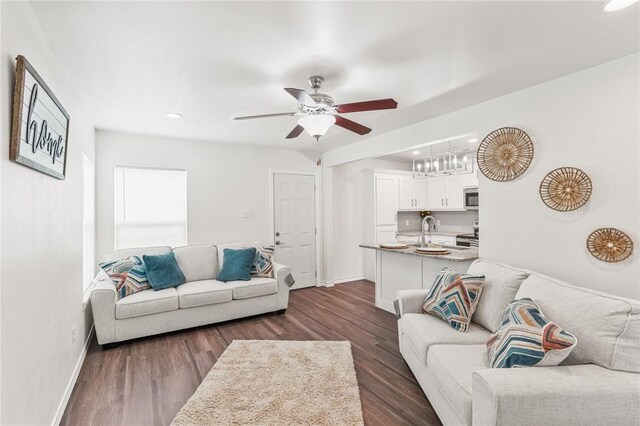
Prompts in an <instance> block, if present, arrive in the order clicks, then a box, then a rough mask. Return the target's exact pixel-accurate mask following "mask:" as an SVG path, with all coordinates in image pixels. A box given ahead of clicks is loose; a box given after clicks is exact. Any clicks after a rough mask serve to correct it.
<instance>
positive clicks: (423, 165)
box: [413, 149, 475, 177]
mask: <svg viewBox="0 0 640 426" xmlns="http://www.w3.org/2000/svg"><path fill="white" fill-rule="evenodd" d="M474 171H475V151H474V150H471V149H464V150H460V151H448V152H445V153H442V154H436V155H433V154H431V155H428V156H426V157H422V158H414V159H413V177H421V176H427V177H429V176H440V175H458V174H466V173H473V172H474Z"/></svg>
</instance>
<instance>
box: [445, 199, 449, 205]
mask: <svg viewBox="0 0 640 426" xmlns="http://www.w3.org/2000/svg"><path fill="white" fill-rule="evenodd" d="M445 199H446V200H447V204H446V205H447V206H448V205H449V199H448V198H445Z"/></svg>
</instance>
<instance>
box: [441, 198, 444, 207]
mask: <svg viewBox="0 0 640 426" xmlns="http://www.w3.org/2000/svg"><path fill="white" fill-rule="evenodd" d="M440 205H441V206H444V198H440Z"/></svg>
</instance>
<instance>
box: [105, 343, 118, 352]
mask: <svg viewBox="0 0 640 426" xmlns="http://www.w3.org/2000/svg"><path fill="white" fill-rule="evenodd" d="M119 346H120V342H113V343H107V344H105V345H102V350H103V351H108V350H111V349H115V348H117V347H119Z"/></svg>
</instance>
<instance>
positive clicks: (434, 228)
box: [420, 216, 436, 247]
mask: <svg viewBox="0 0 640 426" xmlns="http://www.w3.org/2000/svg"><path fill="white" fill-rule="evenodd" d="M429 219H431V220H433V230H434V231H435V230H436V219H435V218H434V217H433V216H425V217H424V219H422V225H421V226H420V231H422V232H421V236H420V246H421V247H425V246H426V244H425V241H424V224H425V222H426V224H427V232H429V229H430V227H429Z"/></svg>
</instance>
